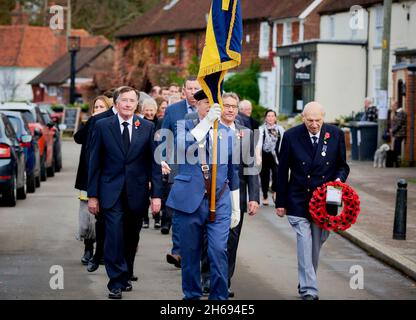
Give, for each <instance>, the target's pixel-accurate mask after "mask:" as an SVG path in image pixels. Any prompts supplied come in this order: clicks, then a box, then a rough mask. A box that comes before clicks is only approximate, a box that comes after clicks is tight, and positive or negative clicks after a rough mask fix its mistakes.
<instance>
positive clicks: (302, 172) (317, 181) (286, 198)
mask: <svg viewBox="0 0 416 320" xmlns="http://www.w3.org/2000/svg"><path fill="white" fill-rule="evenodd" d="M326 133H329V135H330V137H329V138H328V139H327V144H326V145H325V144H324V136H325V134H326ZM325 146H326V147H327V150H326V152H324V150H325ZM323 152H324V154H323ZM289 170H290V176H289ZM349 172H350V168H349V166H348V164H347V161H346V149H345V138H344V132H343V131H342V130H341V129H339V128H338V127H336V126H333V125H329V124H324V125H323V126H322V128H321V133H320V137H319V143H318V149H317V151H316V153H314V152H313V146H312V141H311V138H310V136H309V133H308V129H307V128H306V126H305V125H304V124H301V125H299V126H296V127H294V128H291V129H289V130H287V131H286V132H285V134H284V135H283V141H282V147H281V149H280V154H279V171H278V178H277V194H276V208H286V209H287V214H288V215H292V216H299V217H304V218H308V219H310V214H309V210H308V206H309V201H310V199H311V197H312V193H313V191H314V190H315V189H316V188H317V187H319V186H321V185H322V184H324V183H326V182H329V181H335V180H336V179H337V178H340V179H341V181H342V182H345V181H346V180H347V177H348V174H349Z"/></svg>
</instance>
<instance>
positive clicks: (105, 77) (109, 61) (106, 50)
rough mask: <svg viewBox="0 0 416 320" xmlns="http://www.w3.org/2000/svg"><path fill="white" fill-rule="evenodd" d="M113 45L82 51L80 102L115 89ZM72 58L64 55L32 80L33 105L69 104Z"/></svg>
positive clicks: (78, 65)
mask: <svg viewBox="0 0 416 320" xmlns="http://www.w3.org/2000/svg"><path fill="white" fill-rule="evenodd" d="M113 60H114V49H113V47H112V46H111V45H109V44H107V45H101V46H97V47H94V48H81V50H80V51H79V52H78V53H77V57H76V66H75V70H76V73H75V92H76V95H75V97H76V99H78V100H82V101H83V102H89V101H92V100H93V99H94V97H96V96H97V95H99V94H101V93H102V92H103V91H106V90H108V89H111V82H110V81H109V79H111V68H112V66H113V63H114V61H113ZM70 66H71V56H70V54H69V53H66V54H64V55H63V56H62V57H60V58H59V59H58V60H56V61H55V62H54V63H53V64H51V65H50V66H49V67H47V68H46V69H45V70H43V71H42V72H41V73H40V74H39V75H38V76H37V77H35V78H34V79H32V80H31V81H30V82H29V84H30V85H32V90H33V96H34V99H33V102H47V103H64V104H66V103H69V86H70V80H69V79H70V76H71V74H70Z"/></svg>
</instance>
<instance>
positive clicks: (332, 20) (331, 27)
mask: <svg viewBox="0 0 416 320" xmlns="http://www.w3.org/2000/svg"><path fill="white" fill-rule="evenodd" d="M329 39H335V17H334V16H330V17H329Z"/></svg>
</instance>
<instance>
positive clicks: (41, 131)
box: [0, 102, 55, 181]
mask: <svg viewBox="0 0 416 320" xmlns="http://www.w3.org/2000/svg"><path fill="white" fill-rule="evenodd" d="M1 110H9V111H19V112H20V113H22V115H23V117H24V118H26V120H27V121H28V122H29V129H30V131H31V133H32V136H33V135H35V134H38V135H40V137H39V140H38V144H39V151H40V178H41V180H42V181H46V179H47V177H48V176H49V177H53V176H54V175H55V164H54V156H53V142H54V135H55V129H54V125H53V124H52V123H50V124H47V123H45V122H44V120H43V117H42V114H41V111H40V109H39V107H38V106H37V105H35V104H32V103H21V102H5V103H1V104H0V111H1Z"/></svg>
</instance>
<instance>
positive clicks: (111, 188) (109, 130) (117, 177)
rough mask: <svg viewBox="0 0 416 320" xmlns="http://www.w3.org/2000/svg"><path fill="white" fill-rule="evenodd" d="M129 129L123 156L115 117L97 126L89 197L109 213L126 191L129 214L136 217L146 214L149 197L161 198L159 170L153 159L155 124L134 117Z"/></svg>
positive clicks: (92, 152)
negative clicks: (131, 212) (136, 215)
mask: <svg viewBox="0 0 416 320" xmlns="http://www.w3.org/2000/svg"><path fill="white" fill-rule="evenodd" d="M136 121H139V122H140V125H139V126H135V122H136ZM132 129H133V130H132V137H131V143H130V148H129V151H128V152H127V154H126V153H125V152H124V151H123V142H122V137H121V130H120V124H119V121H118V117H117V116H116V115H114V116H112V117H109V118H105V119H101V120H99V121H97V122H96V124H95V128H94V131H93V133H92V139H91V145H90V149H91V150H90V164H89V174H88V196H89V197H96V198H98V199H99V202H100V207H101V208H104V209H110V208H112V207H113V206H114V204H115V203H116V201H117V200H118V199H119V198H120V195H121V192H122V190H123V188H124V187H125V191H126V193H127V199H128V204H129V207H130V210H131V211H133V212H134V213H138V214H139V213H144V212H147V209H148V206H149V197H150V196H151V197H152V198H161V197H162V169H161V167H160V165H158V164H157V163H156V162H155V160H154V156H153V154H154V150H155V143H154V139H153V137H154V124H153V123H152V122H150V121H147V120H145V119H140V118H138V117H137V116H134V117H133V128H132ZM149 182H151V191H150V190H149Z"/></svg>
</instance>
